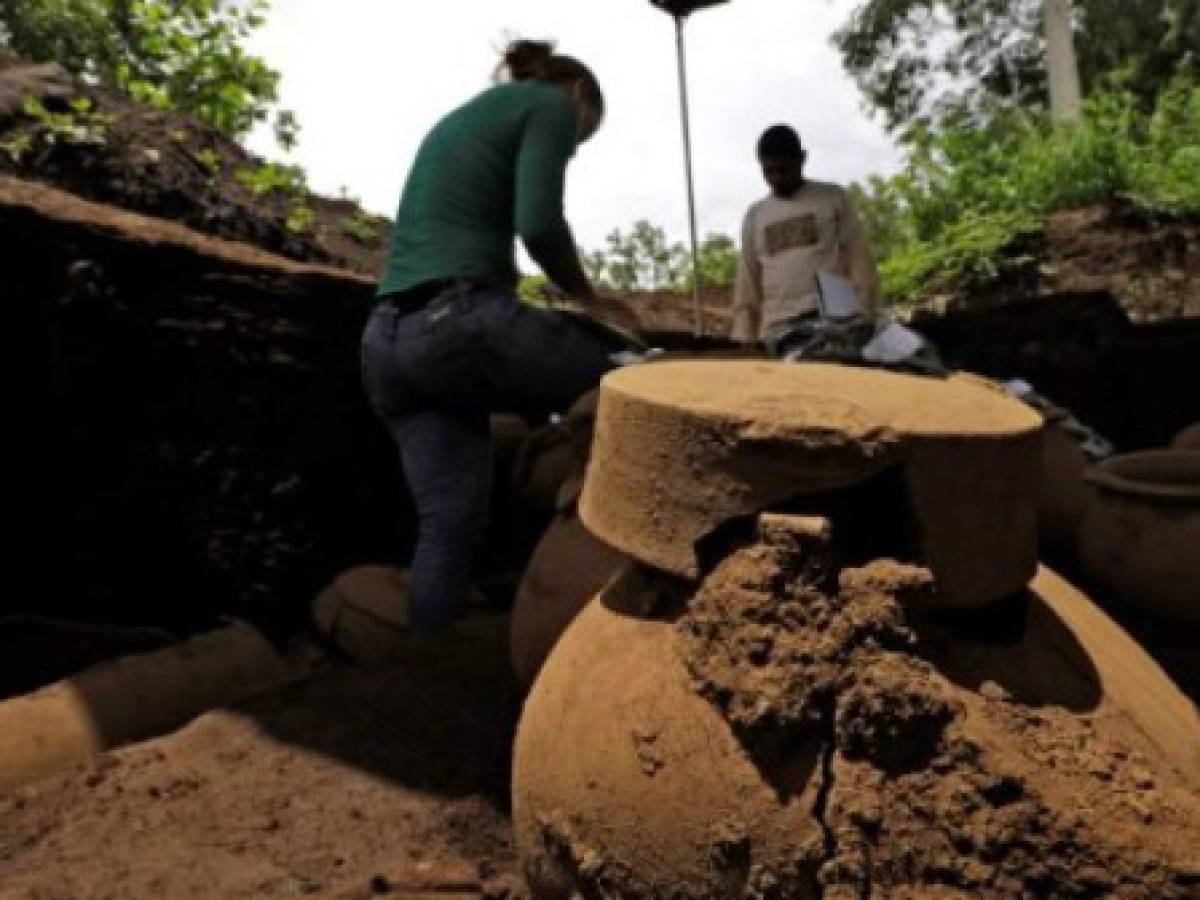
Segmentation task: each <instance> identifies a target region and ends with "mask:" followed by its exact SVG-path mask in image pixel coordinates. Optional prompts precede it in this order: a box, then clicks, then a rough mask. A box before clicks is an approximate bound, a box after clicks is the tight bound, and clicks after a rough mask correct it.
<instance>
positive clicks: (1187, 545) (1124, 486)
mask: <svg viewBox="0 0 1200 900" xmlns="http://www.w3.org/2000/svg"><path fill="white" fill-rule="evenodd" d="M1086 477H1087V481H1088V483H1089V485H1090V487H1091V488H1092V493H1091V496H1090V498H1089V500H1088V506H1087V510H1086V512H1085V514H1084V520H1083V526H1082V531H1081V534H1080V541H1079V544H1080V559H1081V562H1082V564H1083V567H1084V570H1085V571H1086V572H1087V573H1088V575H1089V576H1090V577H1091V578H1093V579H1095V581H1096V583H1097V585H1099V586H1100V587H1101V588H1102V589H1103V590H1104V592H1105V593H1106V594H1108V595H1109V596H1110V597H1111V598H1112V601H1113V602H1114V603H1119V604H1125V605H1128V606H1130V607H1136V608H1140V609H1141V610H1143V611H1145V612H1147V613H1150V614H1152V615H1154V616H1157V617H1159V618H1162V619H1166V620H1170V621H1178V622H1184V623H1189V624H1192V625H1200V452H1197V451H1194V450H1151V451H1146V452H1144V453H1132V454H1129V455H1126V456H1116V457H1113V458H1112V459H1108V460H1105V461H1104V462H1102V463H1099V464H1098V465H1096V466H1093V467H1092V468H1091V469H1089V470H1088V472H1087V476H1086Z"/></svg>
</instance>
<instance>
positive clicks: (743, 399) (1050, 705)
mask: <svg viewBox="0 0 1200 900" xmlns="http://www.w3.org/2000/svg"><path fill="white" fill-rule="evenodd" d="M1040 428H1041V421H1040V419H1039V418H1038V417H1036V416H1034V415H1033V414H1032V413H1030V412H1028V411H1027V410H1026V409H1025V408H1024V407H1023V406H1021V405H1020V404H1018V403H1016V402H1015V401H1010V400H1008V399H1007V398H1005V397H1004V396H1003V395H1001V394H1000V393H999V392H997V391H995V390H993V389H991V388H990V387H988V386H987V385H985V384H982V383H980V382H979V381H977V380H974V379H970V378H965V377H962V376H955V377H953V378H951V379H947V380H932V379H931V380H923V379H914V378H912V377H911V376H904V375H897V374H894V373H878V372H863V371H861V370H841V369H839V367H834V366H786V365H782V364H770V363H765V364H761V363H724V364H699V363H664V364H662V365H660V366H646V367H639V368H635V369H627V370H623V371H621V372H617V373H614V374H611V375H609V376H608V377H607V378H606V379H605V381H604V383H603V385H602V388H601V396H600V403H599V408H598V413H597V421H596V431H595V440H594V442H593V450H592V456H591V461H590V463H589V466H588V469H587V475H586V478H585V483H584V491H583V495H582V500H581V502H580V510H581V514H582V519H583V522H584V524H586V525H587V527H588V529H589V531H591V532H592V533H593V534H594V535H595V536H596V537H598V538H600V539H602V540H604V541H605V542H606V543H607V544H609V545H611V546H613V547H616V548H618V549H619V550H621V551H622V552H623V553H624V554H625V555H627V556H628V557H630V561H629V562H627V563H625V564H624V565H623V567H622V569H621V571H620V572H619V573H618V574H617V575H616V576H615V577H614V578H613V579H612V580H611V581H609V582H608V584H607V585H606V586H605V587H604V588H602V589H601V590H600V592H599V593H598V594H597V596H596V597H595V598H593V599H592V600H591V601H590V602H588V603H587V604H586V606H585V607H584V608H583V610H582V612H580V613H579V614H578V615H577V616H575V617H574V619H573V621H572V622H571V624H570V625H569V626H568V627H567V629H566V631H565V633H564V634H563V635H562V637H561V639H559V640H558V642H557V643H556V644H555V645H554V648H553V650H551V651H550V654H549V657H548V658H547V659H546V661H545V663H544V665H543V666H542V668H541V671H540V674H538V676H537V678H536V680H535V681H534V684H533V687H532V689H531V691H530V693H529V696H528V698H527V699H526V702H525V706H524V710H523V714H522V718H521V722H520V725H519V728H518V732H517V738H516V744H515V750H514V764H513V824H514V830H515V837H516V843H517V848H518V852H519V855H520V857H521V861H522V864H523V867H524V871H525V874H526V877H527V879H528V882H529V886H530V889H531V892H532V895H533V897H534V898H535V900H568V898H575V897H585V898H611V900H643V898H645V900H651V898H655V900H658V898H666V897H669V898H673V900H701V898H704V900H709V898H726V897H728V898H739V900H741V898H747V897H755V898H780V900H782V898H789V900H809V898H814V900H815V898H818V897H819V898H824V900H831V898H836V900H852V898H856V897H862V896H867V895H871V896H881V897H882V896H888V897H893V898H904V900H910V898H911V900H915V898H918V897H919V898H933V897H939V898H947V900H949V898H951V897H954V898H958V897H967V896H980V897H1009V896H1025V895H1028V896H1034V895H1039V896H1088V895H1091V896H1117V895H1118V890H1119V891H1120V893H1121V895H1125V896H1130V897H1134V896H1137V897H1147V898H1149V897H1155V898H1166V897H1171V898H1172V900H1183V898H1189V900H1190V897H1191V896H1193V895H1189V894H1187V893H1186V890H1188V888H1187V887H1186V885H1185V886H1184V888H1183V889H1181V888H1180V887H1179V886H1180V885H1184V881H1185V880H1186V879H1187V878H1190V877H1191V873H1194V872H1195V871H1200V869H1198V868H1197V866H1200V859H1198V858H1196V856H1195V851H1194V848H1195V847H1196V846H1200V795H1198V794H1197V789H1198V788H1200V719H1198V717H1197V712H1196V709H1195V707H1194V706H1193V705H1192V704H1191V703H1190V702H1189V701H1188V700H1187V699H1186V698H1185V697H1183V696H1182V695H1181V694H1180V692H1179V691H1178V689H1177V688H1175V686H1174V685H1172V684H1171V682H1170V681H1169V679H1168V678H1167V677H1166V676H1165V675H1164V673H1163V672H1162V670H1161V669H1159V667H1158V666H1157V665H1156V664H1155V663H1154V662H1153V661H1152V660H1151V659H1150V658H1149V657H1148V656H1147V655H1146V654H1145V653H1144V652H1143V651H1142V650H1141V649H1140V648H1139V647H1138V646H1137V645H1136V644H1135V643H1134V642H1133V641H1132V640H1130V638H1129V637H1128V636H1126V635H1125V634H1124V633H1123V632H1122V631H1121V630H1120V628H1118V627H1117V626H1116V625H1115V624H1113V623H1112V622H1111V621H1110V620H1109V619H1108V618H1107V617H1106V616H1105V615H1104V614H1103V613H1102V612H1101V611H1100V610H1099V609H1098V608H1097V607H1096V606H1095V605H1094V604H1092V603H1091V602H1090V600H1088V598H1087V597H1085V596H1083V595H1082V594H1081V593H1079V592H1078V591H1076V590H1074V589H1073V588H1072V587H1071V586H1070V585H1068V584H1066V583H1065V582H1063V581H1062V580H1061V579H1059V578H1058V577H1057V576H1055V575H1054V574H1053V573H1051V572H1049V571H1047V570H1045V569H1039V568H1038V566H1037V564H1036V559H1035V555H1034V553H1035V551H1034V547H1035V544H1036V527H1035V521H1034V515H1033V510H1034V492H1035V489H1036V470H1037V461H1038V455H1039V450H1040V443H1039V431H1040ZM889 472H891V473H892V474H893V475H895V476H896V479H895V480H893V481H889V480H887V479H886V478H882V479H881V475H886V474H887V473H889ZM896 483H899V484H901V485H903V486H904V488H905V490H907V492H908V493H909V504H910V512H911V514H912V516H913V517H914V519H915V521H916V523H917V524H918V525H919V528H920V540H918V541H916V542H914V543H912V544H911V545H908V546H907V550H908V551H909V552H911V553H912V554H913V556H912V558H911V559H909V560H908V561H906V562H905V561H897V560H894V559H888V558H880V557H878V556H870V555H868V556H866V558H865V559H864V556H863V554H861V553H860V552H859V550H860V549H861V548H860V547H858V546H856V545H855V541H856V540H857V536H858V535H859V531H858V529H857V523H856V522H855V521H854V520H853V519H852V518H850V519H847V518H841V519H839V518H838V516H837V515H836V514H834V513H836V508H837V504H833V506H831V507H830V508H831V509H832V510H834V513H831V517H826V516H824V515H821V514H815V513H813V512H812V511H811V510H810V509H805V508H801V509H800V510H797V509H796V507H797V506H800V507H804V506H805V505H806V504H807V503H808V500H807V498H810V497H813V496H820V497H828V496H829V494H830V492H833V493H835V494H836V493H838V492H840V491H843V490H844V491H850V492H854V491H857V490H859V489H860V488H862V487H863V486H864V485H866V489H867V490H868V491H870V490H873V489H874V486H876V485H878V486H880V488H881V490H887V489H890V488H889V485H894V484H896ZM856 496H857V495H856ZM860 499H861V498H860ZM889 502H891V501H890V500H889V499H887V498H884V497H882V496H881V506H880V509H882V510H884V512H883V513H882V514H883V515H889V514H890V513H891V511H892V510H891V508H890V507H889V506H887V505H886V503H889ZM775 504H782V505H784V506H786V507H787V508H786V509H782V510H781V509H779V508H777V507H776V506H775ZM860 508H861V509H863V510H865V512H866V514H868V515H869V514H870V512H871V507H870V505H869V503H868V505H866V506H863V507H860ZM731 526H736V528H733V530H730V527H731ZM717 538H719V540H717ZM851 560H853V561H851ZM1081 748H1082V749H1081ZM1083 749H1086V751H1087V753H1086V754H1085V753H1084V752H1083ZM1134 761H1137V762H1136V765H1134V764H1133V763H1134ZM1145 768H1148V770H1149V771H1152V772H1153V777H1152V778H1150V779H1149V780H1148V779H1147V777H1144V776H1143V775H1142V774H1141V772H1142V769H1145ZM1147 783H1150V784H1152V785H1153V789H1154V793H1153V794H1149V793H1146V791H1148V790H1149V789H1148V788H1140V787H1138V785H1139V784H1140V785H1145V784H1147ZM1130 797H1132V798H1133V799H1134V800H1135V801H1136V804H1135V805H1130V803H1129V802H1128V799H1129V798H1130ZM943 813H944V814H945V815H943ZM1011 815H1018V816H1019V817H1020V818H1013V819H1011V822H1013V823H1019V824H1014V825H1011V826H1009V825H1004V823H1003V822H1002V821H1001V820H1003V819H1005V817H1008V816H1011ZM943 825H945V826H946V827H948V828H959V829H960V831H959V832H956V835H957V836H955V837H953V839H950V838H947V839H946V840H944V841H943V840H942V837H944V836H945V835H943V833H942V832H939V831H938V829H941V828H942V827H943ZM993 826H996V827H993ZM1000 826H1003V827H1000ZM1007 847H1011V848H1012V850H1011V852H1010V851H1009V850H1008V849H1005V848H1007ZM1097 848H1099V849H1097ZM1000 858H1003V859H1004V863H1003V865H1000V864H997V859H1000ZM1084 858H1086V859H1088V860H1090V861H1092V862H1091V864H1090V865H1089V866H1081V865H1079V860H1081V859H1084ZM951 884H953V885H957V886H958V887H955V888H954V889H953V890H950V889H948V888H947V885H951Z"/></svg>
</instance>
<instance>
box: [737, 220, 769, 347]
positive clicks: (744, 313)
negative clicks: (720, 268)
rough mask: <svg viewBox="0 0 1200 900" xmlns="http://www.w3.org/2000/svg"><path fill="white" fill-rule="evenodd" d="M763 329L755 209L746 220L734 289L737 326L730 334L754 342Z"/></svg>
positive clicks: (760, 274) (760, 271) (744, 342)
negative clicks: (755, 235)
mask: <svg viewBox="0 0 1200 900" xmlns="http://www.w3.org/2000/svg"><path fill="white" fill-rule="evenodd" d="M761 328H762V264H761V263H760V262H759V260H758V246H757V243H756V242H755V240H754V211H753V210H750V211H749V212H747V213H746V217H745V218H744V219H743V220H742V247H741V253H740V258H739V260H738V272H737V282H736V284H735V285H734V288H733V328H732V330H731V332H730V337H732V338H733V339H734V340H735V341H738V342H740V343H743V344H753V343H754V342H755V341H757V340H758V338H759V332H760V330H761Z"/></svg>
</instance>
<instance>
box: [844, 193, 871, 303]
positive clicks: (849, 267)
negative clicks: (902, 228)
mask: <svg viewBox="0 0 1200 900" xmlns="http://www.w3.org/2000/svg"><path fill="white" fill-rule="evenodd" d="M840 198H841V202H840V203H839V204H838V239H839V242H840V247H839V254H840V256H841V261H842V265H843V267H844V268H845V271H846V274H847V276H848V277H849V278H850V281H851V282H852V283H853V284H854V290H855V292H856V293H857V294H858V298H859V300H861V301H862V305H863V309H864V310H865V311H866V312H867V314H868V315H874V314H875V313H876V312H878V310H879V274H878V272H877V271H876V269H875V254H874V253H873V252H872V250H871V239H870V236H869V235H868V234H867V230H866V228H865V227H863V224H862V220H861V219H860V218H859V215H858V210H856V209H855V208H854V203H853V201H851V199H850V195H849V193H847V192H846V191H841V193H840Z"/></svg>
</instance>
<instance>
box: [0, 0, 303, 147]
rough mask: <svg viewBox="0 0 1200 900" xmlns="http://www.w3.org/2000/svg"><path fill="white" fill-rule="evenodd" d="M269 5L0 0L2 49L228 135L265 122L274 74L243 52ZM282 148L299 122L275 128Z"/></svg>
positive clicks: (218, 0)
mask: <svg viewBox="0 0 1200 900" xmlns="http://www.w3.org/2000/svg"><path fill="white" fill-rule="evenodd" d="M268 6H269V0H0V45H2V46H5V47H7V48H9V49H11V50H12V51H15V52H16V53H18V54H20V55H21V56H24V57H28V58H30V59H33V60H35V61H39V62H42V61H44V62H57V63H60V64H62V65H63V66H64V67H65V68H67V69H68V70H70V71H71V72H74V73H76V74H77V75H79V76H80V77H81V78H83V79H84V80H86V81H89V82H92V83H98V84H102V85H105V86H108V87H113V88H117V89H119V90H121V91H124V92H125V93H126V94H128V95H129V96H131V97H132V98H133V99H135V100H137V101H139V102H142V103H147V104H151V105H154V106H158V107H162V108H170V109H178V110H182V111H186V112H189V113H192V114H194V115H196V116H197V117H198V118H200V119H201V120H202V121H204V122H207V123H208V124H210V125H212V126H214V127H215V128H217V129H219V130H220V131H222V132H224V133H225V134H228V135H230V136H235V137H236V136H240V135H243V134H245V133H246V132H247V131H248V130H249V129H250V128H251V127H252V126H253V125H254V124H255V123H256V122H259V121H263V120H265V119H266V117H267V114H268V111H269V109H270V107H271V106H272V105H273V104H274V103H275V101H276V100H277V89H278V83H279V75H278V73H277V72H275V71H274V70H272V69H271V68H270V67H269V66H267V64H266V63H265V62H264V61H263V60H261V59H260V58H258V57H256V56H253V55H252V54H249V53H247V52H246V50H245V46H244V44H245V41H246V39H247V38H248V37H249V36H250V35H251V33H253V32H254V31H255V30H256V29H258V28H260V27H261V26H262V25H263V24H264V22H265V20H266V14H267V10H268ZM276 125H277V133H278V134H279V136H280V140H281V143H283V144H284V145H285V146H286V145H287V143H288V142H289V141H294V139H295V131H296V123H295V118H294V117H292V116H291V115H290V114H287V113H283V114H281V116H280V119H279V121H277V123H276Z"/></svg>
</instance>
